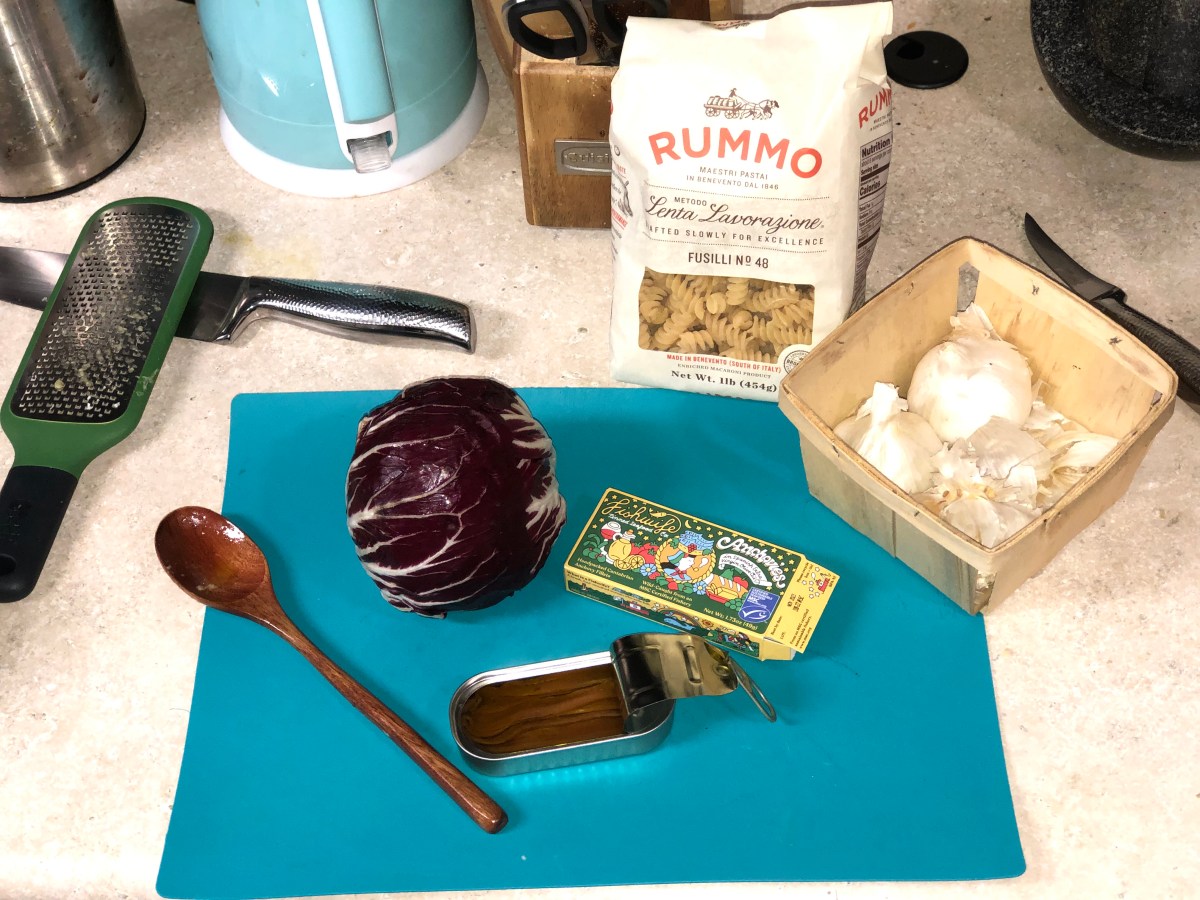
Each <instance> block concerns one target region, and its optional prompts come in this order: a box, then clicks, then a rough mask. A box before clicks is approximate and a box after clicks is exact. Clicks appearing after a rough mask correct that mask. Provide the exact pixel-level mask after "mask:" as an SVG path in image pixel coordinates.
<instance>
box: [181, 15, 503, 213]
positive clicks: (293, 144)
mask: <svg viewBox="0 0 1200 900" xmlns="http://www.w3.org/2000/svg"><path fill="white" fill-rule="evenodd" d="M196 8H197V11H198V12H199V15H200V28H201V31H202V32H203V35H204V42H205V44H206V46H207V48H208V59H209V66H210V68H211V70H212V75H213V81H214V82H216V86H217V93H218V95H219V96H220V100H221V115H220V128H221V138H222V140H223V141H224V143H225V147H226V149H227V150H228V151H229V153H230V155H231V156H233V158H234V159H235V160H236V161H237V162H238V163H239V164H240V165H241V166H242V167H243V168H245V169H246V170H247V171H248V172H250V174H252V175H254V176H255V177H256V178H259V179H261V180H262V181H265V182H267V183H268V184H271V185H274V186H275V187H278V188H281V189H283V190H285V191H291V192H294V193H298V194H308V195H311V196H319V197H356V196H363V195H366V194H375V193H380V192H382V191H388V190H392V189H393V188H397V187H400V186H402V185H405V184H410V183H412V182H414V181H417V180H418V179H421V178H424V177H425V176H426V175H429V174H430V173H432V172H434V171H436V170H437V169H439V168H441V167H442V166H443V165H445V164H446V163H447V162H449V161H450V160H452V159H453V158H454V157H456V156H457V155H458V154H459V153H461V152H462V151H463V150H464V149H466V147H467V145H468V144H469V143H470V142H471V139H472V138H474V136H475V134H476V132H477V131H478V130H479V126H480V125H481V124H482V122H483V117H484V113H485V112H486V111H487V99H488V95H487V82H486V81H485V80H484V77H483V69H482V67H481V66H480V64H479V57H478V52H477V50H476V46H475V22H474V15H473V13H472V9H471V0H435V2H430V0H256V2H247V0H197V3H196Z"/></svg>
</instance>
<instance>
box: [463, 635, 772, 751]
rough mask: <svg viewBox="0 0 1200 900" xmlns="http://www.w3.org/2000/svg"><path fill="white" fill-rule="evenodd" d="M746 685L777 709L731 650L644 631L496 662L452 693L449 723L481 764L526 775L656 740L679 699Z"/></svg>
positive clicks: (761, 704) (768, 709)
mask: <svg viewBox="0 0 1200 900" xmlns="http://www.w3.org/2000/svg"><path fill="white" fill-rule="evenodd" d="M739 686H740V687H742V688H743V689H745V691H746V693H747V694H749V695H750V699H751V700H753V701H754V705H755V706H757V707H758V709H759V710H760V711H761V712H762V714H763V715H764V716H766V717H767V719H769V720H770V721H772V722H774V721H775V709H774V708H773V707H772V706H771V703H770V701H768V700H767V698H766V697H765V696H764V695H763V693H762V691H761V690H759V688H758V685H756V684H755V683H754V682H753V681H752V680H751V679H750V676H749V675H747V674H746V672H745V671H744V670H743V669H742V667H741V666H739V665H738V664H737V663H736V662H734V660H733V659H731V658H730V656H729V654H728V653H726V652H725V651H724V650H722V649H720V648H719V647H716V646H714V645H712V644H709V643H707V642H705V641H703V640H701V639H700V638H699V637H696V636H695V635H690V634H664V633H658V632H643V633H640V634H631V635H626V636H625V637H623V638H619V639H617V640H616V641H613V644H612V647H611V648H610V649H609V650H607V651H601V652H599V653H588V654H584V655H583V656H571V657H566V658H564V659H553V660H549V661H548V662H538V663H531V664H529V665H523V666H511V667H509V668H504V669H493V670H491V671H489V672H483V673H481V674H479V675H476V676H474V677H473V678H469V679H468V680H467V681H465V682H463V684H462V685H461V686H459V688H458V690H457V691H455V692H454V696H453V697H452V698H451V700H450V730H451V732H452V733H453V734H454V740H455V741H456V742H457V743H458V747H459V749H460V750H461V751H462V754H463V756H464V757H465V758H466V760H467V762H468V763H470V765H471V766H472V767H474V768H475V769H477V770H479V771H480V772H483V773H485V774H487V775H518V774H521V773H524V772H535V771H539V770H541V769H553V768H557V767H559V766H573V765H578V764H579V763H588V762H598V761H600V760H605V759H617V758H619V757H622V756H633V755H635V754H638V753H645V752H647V751H649V750H653V749H654V748H655V747H657V746H658V745H659V744H661V743H662V742H663V740H665V739H666V737H667V734H668V732H669V731H670V729H671V720H672V717H673V715H674V712H675V701H676V700H682V699H686V698H689V697H706V696H708V697H711V696H719V695H721V694H728V693H730V692H732V691H735V690H737V689H738V687H739Z"/></svg>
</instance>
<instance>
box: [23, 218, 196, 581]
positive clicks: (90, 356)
mask: <svg viewBox="0 0 1200 900" xmlns="http://www.w3.org/2000/svg"><path fill="white" fill-rule="evenodd" d="M212 234H213V227H212V222H211V221H210V220H209V218H208V216H207V215H205V214H204V212H203V211H202V210H199V209H197V208H196V207H194V206H189V205H188V204H186V203H179V202H177V201H174V200H161V199H158V198H135V199H130V200H120V201H117V202H116V203H110V204H109V205H108V206H105V207H103V208H102V209H100V210H99V211H97V212H96V214H95V215H93V216H92V217H91V218H90V219H89V220H88V223H87V225H86V226H84V229H83V232H82V234H80V236H79V240H78V241H77V242H76V244H75V249H74V250H73V251H72V252H71V256H70V257H69V258H68V260H67V264H66V266H65V268H64V269H63V273H62V275H61V276H60V277H59V279H58V284H56V285H55V287H54V292H53V293H52V294H51V295H50V298H49V300H48V301H47V303H46V309H45V312H43V313H42V318H41V321H39V322H38V325H37V329H36V330H35V331H34V334H33V338H32V340H31V341H30V342H29V349H28V350H26V351H25V358H24V359H22V360H21V366H20V368H19V369H18V370H17V377H16V379H15V380H14V381H13V384H12V387H11V388H10V389H9V392H8V396H7V397H6V398H5V400H4V406H3V407H0V427H2V428H3V430H4V433H5V434H6V435H8V438H9V440H11V441H12V444H13V449H14V451H15V452H16V458H15V459H14V461H13V468H12V470H11V471H10V472H9V473H8V477H7V478H6V479H5V481H4V486H3V487H0V601H11V600H20V599H21V598H23V597H27V596H28V595H29V594H30V592H32V591H33V588H34V586H35V585H36V584H37V581H38V577H39V576H40V575H41V572H42V567H43V566H44V565H45V562H46V557H47V555H48V554H49V552H50V547H51V545H52V544H53V543H54V538H55V535H56V534H57V533H58V527H59V525H60V524H61V523H62V519H63V514H64V513H65V512H66V509H67V504H68V503H69V502H70V499H71V495H72V494H73V493H74V492H75V485H76V483H77V481H78V479H79V476H80V475H81V474H82V472H83V470H84V468H85V467H86V466H87V464H88V463H90V462H91V461H92V460H93V459H95V458H96V457H97V456H99V455H100V454H101V453H103V452H104V451H105V450H107V449H108V448H110V447H112V446H113V445H114V444H117V443H119V442H120V441H121V440H123V439H124V438H125V437H127V436H128V435H129V434H130V433H131V432H132V431H133V429H134V428H135V427H136V426H137V423H138V420H139V419H141V417H142V412H143V410H145V408H146V401H147V399H148V398H149V396H150V391H151V389H152V388H153V387H154V381H155V379H156V378H157V377H158V371H159V368H160V367H161V366H162V362H163V358H164V357H165V356H166V355H167V350H168V348H169V347H170V346H171V339H172V337H174V335H175V329H176V327H177V326H178V325H179V318H180V316H181V315H183V310H184V307H185V306H186V305H187V302H188V296H189V295H190V294H191V292H192V287H193V285H194V284H195V282H196V276H198V275H199V274H200V266H201V263H203V261H204V256H205V254H206V253H207V252H208V245H209V243H210V242H211V241H212Z"/></svg>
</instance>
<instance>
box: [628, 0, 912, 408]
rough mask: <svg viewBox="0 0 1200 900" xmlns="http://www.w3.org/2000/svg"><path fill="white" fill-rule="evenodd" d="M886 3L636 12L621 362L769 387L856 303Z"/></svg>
mask: <svg viewBox="0 0 1200 900" xmlns="http://www.w3.org/2000/svg"><path fill="white" fill-rule="evenodd" d="M891 26H892V8H891V4H890V3H886V2H881V3H864V4H859V5H850V6H812V7H806V8H802V9H793V10H789V11H787V12H782V13H779V14H778V15H776V16H774V17H773V18H770V19H764V20H757V21H752V22H718V23H707V22H689V21H683V20H677V19H642V18H635V19H630V21H629V31H628V35H627V36H626V39H625V44H624V47H623V49H622V56H621V67H620V69H619V70H618V72H617V75H616V77H615V78H614V79H613V84H612V99H613V111H612V124H611V142H612V167H613V179H612V234H613V249H614V266H613V271H614V289H613V311H612V312H613V314H612V353H613V375H614V377H616V378H619V379H621V380H623V381H632V382H637V383H640V384H648V385H654V386H658V387H674V388H681V389H684V390H694V391H703V392H706V393H715V394H727V395H730V396H735V397H751V398H756V399H762V400H773V399H775V398H776V396H777V391H778V387H779V382H780V380H781V379H782V377H783V375H784V373H785V371H787V370H788V369H790V368H791V367H792V366H793V365H795V364H796V362H798V361H799V360H800V359H801V358H802V357H803V356H804V354H805V353H807V352H808V350H809V349H810V348H811V347H812V345H813V344H814V343H815V342H816V341H819V340H821V339H822V338H823V337H824V336H825V335H827V334H828V333H829V332H830V331H831V330H833V328H834V327H835V326H837V325H838V324H839V323H840V322H841V321H842V320H843V319H845V317H846V316H847V315H848V314H849V312H850V311H851V309H852V308H853V307H854V306H855V305H857V304H861V303H862V301H863V297H864V292H865V276H866V269H867V264H868V262H869V261H870V258H871V254H872V252H873V251H874V249H875V241H876V237H877V236H878V233H879V225H880V221H881V220H882V217H883V195H884V191H885V189H886V187H887V171H888V164H889V161H890V159H891V145H892V112H891V88H890V86H889V85H888V81H887V77H886V71H885V69H884V62H883V37H884V35H886V34H887V33H888V32H889V31H890V30H891Z"/></svg>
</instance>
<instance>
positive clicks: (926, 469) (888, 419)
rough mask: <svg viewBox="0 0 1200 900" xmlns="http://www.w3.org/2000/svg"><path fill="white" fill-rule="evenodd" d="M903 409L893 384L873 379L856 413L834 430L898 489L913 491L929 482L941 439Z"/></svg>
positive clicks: (919, 489) (931, 478) (917, 417)
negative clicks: (934, 455) (873, 385)
mask: <svg viewBox="0 0 1200 900" xmlns="http://www.w3.org/2000/svg"><path fill="white" fill-rule="evenodd" d="M907 410H908V403H906V402H905V401H904V400H903V399H901V397H900V392H899V391H898V390H897V389H896V386H895V385H894V384H884V383H883V382H878V381H877V382H876V383H875V388H874V390H873V391H872V393H871V396H870V397H869V398H867V399H866V400H865V401H863V404H862V406H860V407H859V409H858V413H857V414H856V415H853V416H851V417H850V418H848V419H845V420H844V421H842V422H840V423H839V424H838V426H837V427H836V428H834V433H835V434H836V435H837V436H838V437H840V438H841V439H842V440H843V441H845V442H846V443H847V444H849V445H850V446H851V447H852V448H853V449H854V451H855V452H856V453H858V454H859V456H861V457H862V458H863V459H865V460H866V461H867V462H869V463H870V464H871V465H873V466H874V467H875V468H876V469H878V470H879V471H880V472H881V473H882V474H883V475H884V476H885V477H886V478H889V479H891V480H892V481H893V482H895V484H896V486H897V487H899V488H900V490H902V491H905V492H907V493H909V494H915V493H919V492H920V491H923V490H925V489H926V488H928V487H929V486H930V484H931V483H932V480H933V468H934V467H933V461H932V457H933V454H934V453H937V452H938V451H939V450H941V449H942V442H941V439H940V438H938V436H937V434H935V433H934V430H933V429H932V428H931V427H930V425H929V423H928V422H926V421H925V420H924V419H922V418H921V417H920V416H918V415H914V414H913V413H911V412H908V411H907Z"/></svg>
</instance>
